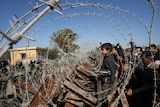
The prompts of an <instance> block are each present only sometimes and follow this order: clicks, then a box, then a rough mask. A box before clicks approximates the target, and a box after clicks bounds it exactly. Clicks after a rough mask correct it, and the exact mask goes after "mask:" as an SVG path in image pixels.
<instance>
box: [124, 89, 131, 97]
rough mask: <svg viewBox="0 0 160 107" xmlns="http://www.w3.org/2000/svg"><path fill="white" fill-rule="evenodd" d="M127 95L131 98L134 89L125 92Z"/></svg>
mask: <svg viewBox="0 0 160 107" xmlns="http://www.w3.org/2000/svg"><path fill="white" fill-rule="evenodd" d="M125 93H126V94H127V95H128V96H131V95H132V94H133V93H132V89H128V90H127V91H125Z"/></svg>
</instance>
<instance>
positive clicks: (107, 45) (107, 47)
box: [101, 43, 113, 55]
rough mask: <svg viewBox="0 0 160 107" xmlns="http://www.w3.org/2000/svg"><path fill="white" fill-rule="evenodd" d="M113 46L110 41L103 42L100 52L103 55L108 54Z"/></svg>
mask: <svg viewBox="0 0 160 107" xmlns="http://www.w3.org/2000/svg"><path fill="white" fill-rule="evenodd" d="M112 49H113V46H112V44H111V43H104V44H102V45H101V53H102V54H103V55H108V54H110V53H111V52H112Z"/></svg>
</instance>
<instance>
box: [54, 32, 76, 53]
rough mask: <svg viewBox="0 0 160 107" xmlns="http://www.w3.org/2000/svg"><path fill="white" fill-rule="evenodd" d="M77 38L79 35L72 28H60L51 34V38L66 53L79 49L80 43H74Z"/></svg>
mask: <svg viewBox="0 0 160 107" xmlns="http://www.w3.org/2000/svg"><path fill="white" fill-rule="evenodd" d="M77 38H78V35H77V34H76V33H74V32H73V31H72V30H70V29H64V30H58V31H57V32H56V33H53V35H52V36H51V39H52V40H53V41H54V42H55V43H57V45H58V46H59V47H60V48H62V49H63V51H64V52H66V53H69V52H73V51H75V50H76V49H79V46H78V45H76V44H73V42H74V41H76V39H77Z"/></svg>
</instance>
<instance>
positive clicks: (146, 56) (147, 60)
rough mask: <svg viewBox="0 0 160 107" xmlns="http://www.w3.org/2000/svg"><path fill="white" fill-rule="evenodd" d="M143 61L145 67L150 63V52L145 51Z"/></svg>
mask: <svg viewBox="0 0 160 107" xmlns="http://www.w3.org/2000/svg"><path fill="white" fill-rule="evenodd" d="M143 61H144V63H145V64H147V65H148V64H150V63H152V52H151V51H145V52H144V53H143Z"/></svg>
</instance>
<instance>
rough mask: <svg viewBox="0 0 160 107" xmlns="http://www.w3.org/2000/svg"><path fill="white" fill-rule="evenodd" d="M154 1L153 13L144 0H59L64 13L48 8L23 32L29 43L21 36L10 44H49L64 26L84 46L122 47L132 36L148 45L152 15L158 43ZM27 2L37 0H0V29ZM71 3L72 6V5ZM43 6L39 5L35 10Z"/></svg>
mask: <svg viewBox="0 0 160 107" xmlns="http://www.w3.org/2000/svg"><path fill="white" fill-rule="evenodd" d="M153 1H154V3H155V6H154V7H155V8H156V13H155V14H154V15H152V14H153V12H152V8H151V5H150V3H148V2H147V0H60V5H61V7H62V8H63V10H62V11H61V10H60V9H59V8H56V9H57V10H59V11H61V12H62V13H63V15H61V14H58V13H56V12H54V11H52V10H50V11H49V12H48V13H46V14H45V15H44V16H43V17H42V18H40V19H39V20H38V21H37V23H35V24H34V25H33V26H32V27H31V28H30V29H29V30H28V31H27V32H26V34H25V35H28V36H30V37H33V38H34V39H36V41H29V42H28V41H27V40H26V39H24V38H23V39H21V40H20V41H19V42H18V43H16V44H14V45H13V47H15V48H17V47H26V46H38V47H44V48H45V47H49V46H50V42H49V41H50V37H51V35H53V33H55V32H57V31H58V30H62V29H65V28H69V29H71V30H72V31H73V32H75V33H77V34H78V36H79V38H78V39H77V41H76V42H75V43H77V44H79V45H83V47H85V48H86V49H88V48H90V47H92V46H93V45H94V44H95V45H97V44H99V42H102V43H105V42H111V43H112V44H116V43H120V44H121V45H122V46H123V47H129V45H128V44H129V42H130V41H131V40H132V39H133V41H134V42H135V43H136V45H138V46H142V45H147V44H148V43H149V34H148V31H147V30H146V28H147V29H148V30H150V25H151V19H152V16H154V17H155V18H154V21H153V27H152V29H151V31H152V32H151V42H152V43H155V44H157V45H158V44H160V42H159V41H160V36H159V34H160V31H159V28H160V20H159V19H160V12H159V11H160V4H159V1H158V0H153ZM29 2H30V3H31V4H32V5H33V6H35V5H37V3H36V2H37V0H30V1H29V0H1V3H0V14H1V15H0V30H1V31H3V32H7V30H8V29H9V27H10V24H9V20H11V21H12V22H13V23H14V19H13V16H14V17H15V15H16V17H18V18H20V17H22V16H23V15H24V14H26V13H27V12H28V11H30V10H31V9H32V6H31V5H30V4H29ZM74 3H85V4H86V6H76V5H74ZM67 4H68V5H67ZM71 4H72V5H74V6H73V7H72V6H71ZM91 4H92V5H91ZM93 4H99V5H98V6H97V5H93ZM38 5H40V3H38ZM44 8H45V7H42V8H40V9H39V10H38V12H41V11H42V10H43V9H44ZM33 14H37V12H33V13H32V14H30V16H27V17H25V19H23V21H21V22H25V21H26V20H29V19H30V17H31V16H32V15H33ZM22 29H23V28H22ZM22 29H19V30H18V31H19V32H20V31H21V30H22ZM0 44H2V43H1V41H0Z"/></svg>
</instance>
